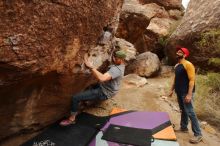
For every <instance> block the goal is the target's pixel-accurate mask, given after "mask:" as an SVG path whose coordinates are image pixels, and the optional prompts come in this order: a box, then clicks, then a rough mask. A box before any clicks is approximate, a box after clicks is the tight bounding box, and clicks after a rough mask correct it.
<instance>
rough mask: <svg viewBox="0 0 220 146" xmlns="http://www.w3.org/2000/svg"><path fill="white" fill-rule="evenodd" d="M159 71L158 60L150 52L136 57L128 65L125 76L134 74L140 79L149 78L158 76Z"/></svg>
mask: <svg viewBox="0 0 220 146" xmlns="http://www.w3.org/2000/svg"><path fill="white" fill-rule="evenodd" d="M159 70H160V60H159V58H158V56H157V55H156V54H154V53H151V52H145V53H142V54H140V55H138V56H137V57H136V60H135V61H133V62H132V63H130V64H128V66H127V67H126V74H130V73H135V74H137V75H139V76H142V77H151V76H155V75H157V74H158V72H159Z"/></svg>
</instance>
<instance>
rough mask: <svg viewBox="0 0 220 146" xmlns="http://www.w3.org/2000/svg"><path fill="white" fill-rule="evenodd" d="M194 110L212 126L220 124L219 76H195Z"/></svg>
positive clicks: (217, 74)
mask: <svg viewBox="0 0 220 146" xmlns="http://www.w3.org/2000/svg"><path fill="white" fill-rule="evenodd" d="M195 108H196V112H197V115H198V116H199V117H200V118H202V119H203V120H205V121H209V122H211V123H212V124H215V125H218V124H220V74H219V73H208V74H207V75H197V78H196V96H195Z"/></svg>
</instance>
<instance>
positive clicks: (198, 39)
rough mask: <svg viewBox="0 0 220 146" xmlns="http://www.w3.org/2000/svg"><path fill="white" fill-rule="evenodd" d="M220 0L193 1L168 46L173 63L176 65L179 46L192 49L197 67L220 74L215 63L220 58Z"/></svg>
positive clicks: (191, 53)
mask: <svg viewBox="0 0 220 146" xmlns="http://www.w3.org/2000/svg"><path fill="white" fill-rule="evenodd" d="M219 7H220V1H219V0H210V1H206V0H197V1H194V0H191V1H190V3H189V5H188V8H187V10H186V13H185V15H184V17H183V19H182V21H181V23H180V25H179V26H178V28H177V29H176V31H175V32H174V33H173V34H172V35H171V37H170V39H169V40H170V41H169V43H168V46H167V49H166V50H167V55H168V57H169V62H170V63H171V64H175V47H176V46H177V45H178V46H184V47H187V48H189V51H190V57H189V60H191V61H192V62H193V63H194V64H196V65H197V66H198V67H200V68H201V69H211V70H217V71H220V67H219V65H215V66H212V65H211V64H212V61H215V60H218V59H219V58H220V42H219V40H220V21H219V18H220V9H219Z"/></svg>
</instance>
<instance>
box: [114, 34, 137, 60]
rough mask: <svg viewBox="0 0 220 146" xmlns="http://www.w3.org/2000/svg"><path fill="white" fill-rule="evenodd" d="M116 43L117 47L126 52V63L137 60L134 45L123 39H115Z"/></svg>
mask: <svg viewBox="0 0 220 146" xmlns="http://www.w3.org/2000/svg"><path fill="white" fill-rule="evenodd" d="M114 41H115V45H116V46H118V47H119V48H121V50H124V51H125V52H126V58H125V60H126V61H130V60H133V59H135V58H136V54H137V50H136V49H135V48H134V45H133V44H131V43H129V42H128V41H126V40H124V39H121V38H115V39H114Z"/></svg>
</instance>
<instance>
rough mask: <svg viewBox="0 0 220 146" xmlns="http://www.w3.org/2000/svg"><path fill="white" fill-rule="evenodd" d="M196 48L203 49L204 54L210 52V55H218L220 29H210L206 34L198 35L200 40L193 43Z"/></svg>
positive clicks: (219, 49) (219, 50)
mask: <svg viewBox="0 0 220 146" xmlns="http://www.w3.org/2000/svg"><path fill="white" fill-rule="evenodd" d="M195 44H196V46H197V47H199V48H203V49H202V50H204V51H206V52H210V51H211V52H212V54H216V53H217V54H219V53H220V29H212V30H209V31H207V32H203V33H201V35H200V40H199V41H197V42H195Z"/></svg>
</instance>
